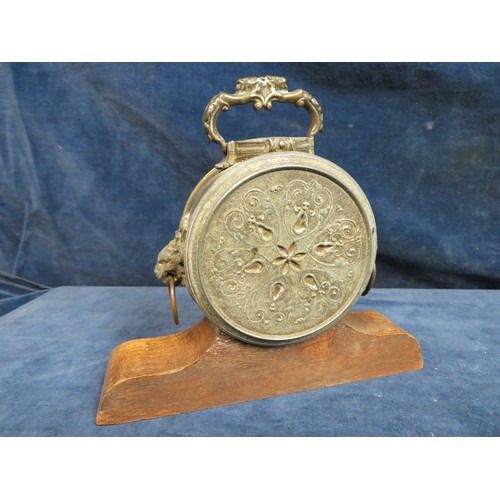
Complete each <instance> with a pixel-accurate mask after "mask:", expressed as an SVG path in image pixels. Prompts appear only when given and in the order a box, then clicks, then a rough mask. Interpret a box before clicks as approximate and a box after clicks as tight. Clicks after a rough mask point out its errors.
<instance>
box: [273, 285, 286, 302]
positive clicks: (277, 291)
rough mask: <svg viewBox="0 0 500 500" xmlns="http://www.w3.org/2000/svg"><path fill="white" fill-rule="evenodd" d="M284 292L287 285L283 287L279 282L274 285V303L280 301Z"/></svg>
mask: <svg viewBox="0 0 500 500" xmlns="http://www.w3.org/2000/svg"><path fill="white" fill-rule="evenodd" d="M284 291H285V285H283V283H279V282H278V283H275V284H274V285H273V289H272V296H273V300H274V301H276V300H278V299H279V298H280V297H281V295H282V294H283V292H284Z"/></svg>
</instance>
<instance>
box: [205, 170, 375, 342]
mask: <svg viewBox="0 0 500 500" xmlns="http://www.w3.org/2000/svg"><path fill="white" fill-rule="evenodd" d="M262 184H263V183H260V184H257V183H255V184H254V185H253V187H252V188H250V189H248V188H247V189H246V190H242V191H240V194H235V195H233V197H232V198H231V199H230V203H229V204H228V206H229V209H228V210H227V211H223V212H221V215H220V218H219V219H218V222H217V224H220V227H221V236H220V237H219V240H218V241H216V240H214V243H213V244H214V252H213V257H212V270H213V272H212V273H211V274H210V276H211V283H212V285H211V286H213V294H214V296H220V299H219V300H221V304H224V306H223V307H228V304H230V305H231V307H233V308H234V310H233V314H234V316H235V317H239V318H240V322H241V324H242V325H245V324H246V325H248V324H251V323H258V324H260V325H261V326H260V327H259V328H263V329H264V331H269V332H270V333H273V334H274V330H272V328H273V326H277V325H280V330H279V331H280V332H282V333H284V334H286V333H294V332H297V331H300V329H301V328H309V327H313V326H314V325H317V324H318V323H320V322H323V321H324V320H325V318H328V317H330V316H331V315H332V314H334V313H335V311H336V310H338V308H339V307H340V306H341V304H342V303H343V300H344V298H345V297H346V295H347V294H348V293H350V290H352V289H353V286H354V284H355V280H356V279H357V278H356V276H358V274H357V271H356V269H357V267H356V266H355V263H356V262H357V261H358V259H359V258H360V256H361V255H362V253H363V248H365V246H364V245H365V243H366V241H365V239H364V238H363V237H362V232H361V231H360V228H359V219H357V218H356V217H359V216H357V215H355V214H356V213H357V212H356V210H357V209H356V208H355V207H354V205H353V203H352V201H349V199H348V198H347V197H345V198H343V201H342V199H340V198H339V195H336V197H335V196H334V193H333V192H332V191H331V190H330V189H328V188H327V187H325V183H324V182H318V181H316V180H314V179H313V180H308V181H307V182H305V181H304V180H302V179H300V178H291V179H290V180H289V181H288V182H287V183H283V184H276V183H268V185H267V186H266V185H262ZM340 202H342V206H341V203H340ZM266 329H269V330H266Z"/></svg>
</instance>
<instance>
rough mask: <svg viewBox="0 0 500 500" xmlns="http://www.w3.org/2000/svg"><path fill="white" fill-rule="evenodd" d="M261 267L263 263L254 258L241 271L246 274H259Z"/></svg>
mask: <svg viewBox="0 0 500 500" xmlns="http://www.w3.org/2000/svg"><path fill="white" fill-rule="evenodd" d="M263 268H264V264H263V263H262V262H261V261H260V260H254V261H253V262H251V263H250V264H249V265H248V266H246V267H245V269H243V272H244V273H246V274H259V273H261V272H262V269H263Z"/></svg>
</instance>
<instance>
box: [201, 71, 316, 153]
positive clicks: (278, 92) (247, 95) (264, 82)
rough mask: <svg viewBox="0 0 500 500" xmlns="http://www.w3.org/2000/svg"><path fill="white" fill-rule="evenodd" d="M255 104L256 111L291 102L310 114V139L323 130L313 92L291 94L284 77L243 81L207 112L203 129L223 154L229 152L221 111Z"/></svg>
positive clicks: (253, 78)
mask: <svg viewBox="0 0 500 500" xmlns="http://www.w3.org/2000/svg"><path fill="white" fill-rule="evenodd" d="M251 101H253V103H254V105H253V107H254V109H255V110H256V111H258V110H260V109H262V108H265V109H271V107H272V101H278V102H290V103H293V104H295V105H296V106H301V107H302V106H303V107H304V108H305V109H306V110H307V111H308V113H309V116H310V119H311V123H310V126H309V131H308V132H307V135H308V137H313V136H314V135H316V134H317V133H318V132H322V131H323V111H322V109H321V106H320V105H319V103H318V101H317V100H316V99H315V98H314V97H313V96H312V95H311V94H309V92H306V91H305V90H302V89H297V90H294V91H293V92H289V91H288V87H287V85H286V79H285V78H283V77H280V76H263V77H255V76H252V77H250V78H240V79H239V80H238V81H237V82H236V91H235V93H234V94H228V93H226V92H221V93H219V94H217V95H216V96H214V97H213V98H212V100H211V101H210V102H209V103H208V105H207V107H206V108H205V112H204V113H203V128H204V129H205V133H206V134H207V137H208V142H216V143H217V144H220V147H221V149H222V153H223V154H226V153H227V142H226V141H225V140H224V138H223V137H222V135H221V134H220V133H219V131H218V130H217V125H216V122H217V117H218V116H219V113H220V112H221V111H227V110H228V109H229V108H230V107H231V106H236V105H239V104H247V103H249V102H251Z"/></svg>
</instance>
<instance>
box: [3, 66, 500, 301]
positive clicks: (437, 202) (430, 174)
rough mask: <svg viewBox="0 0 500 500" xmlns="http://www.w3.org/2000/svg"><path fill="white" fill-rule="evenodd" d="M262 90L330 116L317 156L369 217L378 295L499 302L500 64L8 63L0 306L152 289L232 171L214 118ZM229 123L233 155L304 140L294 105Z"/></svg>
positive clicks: (238, 113) (226, 119) (243, 112)
mask: <svg viewBox="0 0 500 500" xmlns="http://www.w3.org/2000/svg"><path fill="white" fill-rule="evenodd" d="M263 74H277V75H282V76H285V77H286V78H287V80H288V84H289V88H290V89H295V88H299V87H301V88H305V89H307V90H309V91H310V92H311V93H312V94H313V95H314V96H315V97H317V99H318V100H319V101H320V103H321V105H322V107H323V110H324V114H325V132H324V134H322V135H320V136H318V137H317V139H316V153H317V154H319V155H320V156H323V157H325V158H328V159H330V160H332V161H334V162H335V163H337V164H339V165H340V166H342V167H343V168H344V169H346V170H347V171H348V172H349V173H350V174H351V175H352V176H353V177H354V178H355V179H356V180H357V181H358V182H359V184H360V185H361V187H362V188H363V189H364V191H365V192H366V194H367V196H368V198H369V200H370V201H371V203H372V206H373V210H374V212H375V216H376V219H377V223H378V230H379V256H378V270H379V274H378V282H377V284H378V286H384V287H447V288H450V287H461V288H499V287H500V229H499V220H500V148H499V136H500V120H499V119H498V116H499V112H500V65H499V64H465V63H464V64H413V63H412V64H372V63H370V64H363V63H356V64H326V63H305V64H304V63H279V64H272V63H255V64H247V63H199V64H188V63H186V64H180V63H179V64H177V63H175V64H174V63H164V64H145V63H144V64H143V63H140V64H3V65H1V66H0V120H1V129H0V130H1V133H0V231H1V234H0V236H1V237H0V273H1V276H2V279H1V280H0V299H1V298H2V297H7V298H10V299H9V300H11V302H12V299H13V298H15V296H16V295H22V294H24V293H25V292H26V291H29V290H40V289H42V288H43V286H50V287H52V286H59V285H156V284H158V282H157V281H156V278H155V277H154V275H153V272H152V270H153V267H154V264H155V260H156V255H157V253H158V251H159V250H160V249H161V248H162V246H163V245H164V244H165V243H167V242H168V241H169V240H170V238H171V237H172V235H173V232H174V230H175V228H176V227H177V224H178V222H179V217H180V214H181V212H182V209H183V206H184V203H185V201H186V199H187V197H188V195H189V193H190V192H191V190H192V189H193V187H194V186H195V184H196V183H197V182H198V180H199V179H200V178H201V177H202V176H203V174H204V173H205V172H207V171H208V170H209V169H210V168H211V167H212V166H213V165H214V163H215V162H217V161H218V160H219V158H220V150H219V148H218V147H217V146H216V145H213V144H210V145H209V144H207V143H206V139H205V137H204V133H203V130H202V126H201V116H202V113H203V110H204V108H205V105H206V104H207V103H208V101H209V100H210V98H211V97H212V96H213V95H215V94H216V93H217V92H219V91H221V90H225V91H230V92H232V91H233V90H234V83H235V81H236V79H237V78H239V77H241V76H251V75H263ZM219 121H220V127H219V128H220V130H221V131H222V132H223V134H224V135H225V136H227V138H228V139H241V138H249V137H255V136H263V135H281V134H283V135H303V134H304V132H305V131H306V129H307V126H308V117H307V113H305V111H304V110H301V109H298V108H295V107H294V106H289V105H288V106H285V105H276V106H274V107H273V110H272V111H271V112H267V111H261V112H259V113H255V112H254V111H253V110H252V108H251V107H241V108H234V109H231V110H230V112H229V113H227V114H225V115H224V116H222V117H221V118H220V120H219ZM21 278H22V279H21ZM26 280H29V281H26ZM33 282H35V283H33ZM36 283H39V284H41V285H36ZM36 293H39V292H36ZM22 300H24V299H22Z"/></svg>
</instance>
